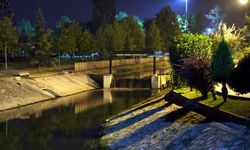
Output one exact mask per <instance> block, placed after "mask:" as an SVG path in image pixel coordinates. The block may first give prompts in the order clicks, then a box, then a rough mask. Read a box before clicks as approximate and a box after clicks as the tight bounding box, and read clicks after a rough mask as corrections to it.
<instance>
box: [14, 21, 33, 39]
mask: <svg viewBox="0 0 250 150" xmlns="http://www.w3.org/2000/svg"><path fill="white" fill-rule="evenodd" d="M18 29H19V30H20V34H21V36H22V37H23V38H25V39H27V38H28V37H34V36H35V34H36V31H35V28H34V27H33V26H32V24H31V22H30V21H29V20H24V19H23V20H21V23H20V24H19V25H18Z"/></svg>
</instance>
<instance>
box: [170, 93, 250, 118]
mask: <svg viewBox="0 0 250 150" xmlns="http://www.w3.org/2000/svg"><path fill="white" fill-rule="evenodd" d="M175 92H176V93H180V94H181V95H182V96H184V97H186V98H188V99H195V98H198V97H201V93H200V92H198V91H196V90H193V91H191V92H190V88H181V89H177V90H175ZM199 103H201V104H204V105H207V106H210V107H214V108H218V109H219V110H222V111H225V112H229V113H233V114H236V115H239V116H243V117H248V118H250V100H244V99H241V98H235V99H233V98H228V100H227V102H226V103H224V104H223V98H222V97H221V96H218V95H217V100H216V101H213V99H212V96H211V95H209V96H208V98H207V99H204V100H201V101H199Z"/></svg>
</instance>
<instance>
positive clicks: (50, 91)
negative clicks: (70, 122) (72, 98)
mask: <svg viewBox="0 0 250 150" xmlns="http://www.w3.org/2000/svg"><path fill="white" fill-rule="evenodd" d="M97 88H99V85H98V84H96V83H95V82H94V81H93V80H92V79H91V78H90V77H88V76H87V75H84V74H80V73H76V74H66V75H56V76H50V77H41V78H34V79H20V78H8V79H2V80H0V111H2V110H6V109H10V108H15V107H19V106H23V105H28V104H32V103H36V102H40V101H43V100H48V99H52V98H56V97H61V96H67V95H72V94H76V93H79V92H83V91H88V90H93V89H97Z"/></svg>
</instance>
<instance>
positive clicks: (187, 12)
mask: <svg viewBox="0 0 250 150" xmlns="http://www.w3.org/2000/svg"><path fill="white" fill-rule="evenodd" d="M187 29H188V0H186V30H187Z"/></svg>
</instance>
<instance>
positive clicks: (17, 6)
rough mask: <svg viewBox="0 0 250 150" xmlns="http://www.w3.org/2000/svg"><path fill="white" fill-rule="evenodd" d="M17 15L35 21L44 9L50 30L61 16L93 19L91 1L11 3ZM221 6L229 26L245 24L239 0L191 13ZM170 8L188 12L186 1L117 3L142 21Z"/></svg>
mask: <svg viewBox="0 0 250 150" xmlns="http://www.w3.org/2000/svg"><path fill="white" fill-rule="evenodd" d="M8 1H9V2H10V3H11V5H12V7H13V10H14V12H15V21H16V22H17V23H18V22H19V21H20V20H21V19H29V20H31V21H32V22H33V21H34V18H35V11H36V9H37V7H41V8H42V11H43V12H44V14H45V17H46V21H47V26H48V27H53V26H54V24H55V22H56V21H57V20H58V19H59V18H60V16H62V15H65V16H69V17H70V18H71V19H76V20H79V21H81V22H83V23H86V22H88V21H89V20H90V19H91V17H92V3H91V0H8ZM216 4H218V5H219V6H220V7H221V8H222V9H223V10H224V11H225V12H226V13H227V20H226V21H227V23H230V24H232V23H236V25H239V26H240V25H242V24H243V23H244V14H245V13H246V10H247V9H246V6H242V5H240V4H239V3H238V0H189V8H188V9H189V13H195V12H198V11H202V12H206V13H207V12H208V11H209V10H210V9H211V8H212V7H214V6H215V5H216ZM167 5H170V6H171V8H172V9H173V10H174V11H175V12H176V13H177V14H183V13H184V12H185V0H117V2H116V9H117V11H126V12H128V13H129V14H130V15H137V16H139V17H141V18H149V17H154V16H155V14H156V13H157V12H159V10H160V9H161V8H162V7H164V6H167Z"/></svg>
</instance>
